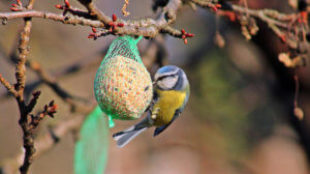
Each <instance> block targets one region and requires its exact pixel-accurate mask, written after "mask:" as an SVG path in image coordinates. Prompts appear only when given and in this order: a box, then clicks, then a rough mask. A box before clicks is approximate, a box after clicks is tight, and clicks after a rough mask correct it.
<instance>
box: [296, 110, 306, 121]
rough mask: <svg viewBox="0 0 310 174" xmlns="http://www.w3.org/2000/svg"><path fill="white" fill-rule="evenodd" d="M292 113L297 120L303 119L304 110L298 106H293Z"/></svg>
mask: <svg viewBox="0 0 310 174" xmlns="http://www.w3.org/2000/svg"><path fill="white" fill-rule="evenodd" d="M294 115H295V117H297V118H298V119H299V120H303V119H304V111H303V110H302V109H301V108H300V107H295V108H294Z"/></svg>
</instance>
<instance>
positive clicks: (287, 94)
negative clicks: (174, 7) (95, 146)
mask: <svg viewBox="0 0 310 174" xmlns="http://www.w3.org/2000/svg"><path fill="white" fill-rule="evenodd" d="M70 2H71V4H72V5H73V6H78V7H80V5H79V4H77V3H76V2H75V1H73V0H71V1H70ZM10 3H11V2H9V1H0V10H1V12H3V11H9V6H10ZM96 3H97V4H98V6H99V7H100V8H101V9H102V10H103V11H104V12H105V13H106V14H108V15H111V14H113V13H115V14H117V16H120V17H121V18H124V19H141V18H145V17H156V13H153V11H152V10H151V6H152V1H151V0H148V1H145V0H135V1H130V5H129V7H128V11H129V12H130V13H131V15H130V16H129V17H128V18H127V17H122V14H121V7H122V4H123V1H122V0H118V1H115V0H114V1H112V0H97V2H96ZM248 3H249V4H248V5H249V7H250V8H274V9H277V10H279V11H282V12H287V13H289V12H292V11H291V10H292V9H290V7H289V6H288V5H287V1H283V0H274V1H267V0H255V1H248ZM55 4H62V1H61V0H56V1H55V0H47V1H37V3H36V4H35V7H34V8H35V9H38V10H44V11H51V12H55V13H61V12H60V11H59V10H57V9H55V8H54V5H55ZM174 26H175V27H176V28H180V29H181V28H184V29H185V30H186V31H188V32H190V33H194V34H195V37H194V38H192V39H189V43H188V44H187V45H184V44H183V41H182V40H180V39H176V38H173V37H171V36H168V35H167V36H166V35H160V36H157V37H156V39H154V40H146V39H143V40H142V42H140V43H139V50H140V52H141V54H142V56H143V61H144V62H145V64H146V65H147V66H148V68H149V70H150V72H151V73H154V72H155V71H156V69H157V68H158V67H159V66H160V65H162V64H175V65H178V66H180V67H182V68H184V70H185V71H186V73H187V75H188V78H189V80H190V84H191V96H190V99H189V103H188V105H187V107H186V109H185V111H184V113H183V114H182V115H181V117H179V119H177V120H176V122H175V123H174V124H172V125H171V126H170V127H169V129H167V130H166V131H165V133H163V134H161V135H160V136H158V137H156V138H153V137H152V135H153V131H152V130H148V131H147V132H145V133H143V134H141V135H140V136H139V137H137V138H136V139H135V140H134V141H132V142H131V143H129V144H128V145H127V146H126V147H125V148H122V149H119V148H117V146H116V144H115V142H114V141H113V140H112V138H111V136H110V137H109V140H110V143H109V155H108V156H109V157H108V162H107V169H106V173H107V174H121V173H126V174H155V173H160V174H200V173H201V174H206V173H212V174H239V173H240V174H245V173H246V174H280V173H281V174H308V173H310V172H309V159H310V119H309V117H308V113H310V66H309V65H308V66H306V67H304V68H300V69H298V70H297V72H296V73H297V74H298V75H299V77H300V83H301V84H300V85H301V86H300V94H299V105H300V107H301V108H302V109H303V111H304V114H305V118H304V120H302V121H299V120H298V119H297V118H295V116H294V115H293V109H294V105H293V102H294V92H295V84H294V79H293V75H294V71H292V70H290V69H287V68H286V67H284V66H283V65H282V64H281V63H280V62H279V61H278V54H279V53H280V52H282V51H286V50H287V47H286V46H285V45H283V44H282V43H281V42H280V40H279V39H278V38H277V37H275V35H274V34H273V33H272V32H271V31H270V30H269V29H268V27H267V26H266V24H264V23H260V22H259V27H260V31H259V32H258V35H257V36H255V37H254V38H253V40H251V41H246V40H245V38H244V37H243V36H242V35H241V31H240V26H239V25H238V24H235V23H231V22H229V21H228V20H225V19H223V18H217V17H215V16H214V14H212V13H210V12H208V11H207V10H204V9H200V8H198V10H197V11H196V12H195V11H193V10H192V9H191V8H190V7H185V8H183V9H182V10H181V11H180V12H179V13H178V16H177V22H176V23H175V24H174ZM21 27H22V20H11V21H8V24H7V25H5V26H0V52H1V54H0V74H2V75H3V76H4V77H5V78H7V79H8V80H9V81H10V82H12V83H14V82H15V79H14V71H15V68H14V65H12V64H11V63H10V62H9V61H8V60H7V58H6V57H5V55H8V54H10V52H11V51H12V49H14V48H15V47H16V44H17V39H18V34H19V31H20V29H21ZM216 30H218V31H219V32H220V33H221V34H222V35H223V37H224V39H225V42H226V44H225V46H224V48H218V47H217V46H216V45H215V44H214V37H215V33H216ZM89 32H91V28H90V27H83V26H71V25H63V24H61V23H56V22H53V21H50V20H42V19H33V30H32V33H31V41H30V46H31V51H30V55H29V59H30V60H35V61H37V62H39V63H40V64H41V65H42V67H43V68H44V69H45V70H46V71H48V72H49V73H50V74H51V75H55V76H57V74H59V72H60V71H62V70H64V69H65V68H66V67H68V66H70V65H72V64H74V63H77V62H78V63H81V62H82V63H83V62H93V65H92V66H89V67H88V68H87V69H84V70H83V71H79V72H77V73H72V74H71V75H68V76H65V77H59V78H58V81H59V84H60V86H61V87H63V88H64V89H66V90H67V91H69V92H71V94H74V95H76V96H79V97H83V98H87V99H89V100H90V101H92V102H94V101H95V99H94V95H93V80H94V75H95V73H96V69H97V68H98V66H99V63H100V61H101V59H102V58H103V56H104V53H105V50H106V49H107V46H108V45H109V44H110V43H111V41H112V40H113V39H114V38H115V36H107V37H101V38H99V39H97V40H95V41H94V40H91V39H88V38H87V36H88V33H89ZM154 60H156V61H155V63H150V62H153V61H154ZM37 79H38V77H37V76H36V74H34V73H33V72H31V71H30V70H28V71H27V84H30V83H32V82H35V81H36V80H37ZM37 89H39V90H41V91H42V95H41V97H40V98H39V104H38V105H37V107H36V108H35V109H36V111H39V110H40V108H42V107H43V105H44V104H46V103H48V102H49V101H50V100H52V99H54V100H55V102H56V103H57V104H58V106H59V108H58V112H57V114H56V117H55V118H54V119H50V118H47V119H44V121H43V123H42V124H40V127H39V128H38V130H37V132H36V134H37V135H40V134H44V133H46V132H47V131H48V130H47V127H48V125H53V124H57V122H60V121H62V120H64V119H66V118H68V117H72V114H70V108H69V106H68V105H66V104H65V103H64V102H63V101H62V100H61V99H60V98H58V97H57V96H56V95H55V94H54V93H53V91H52V90H51V89H50V88H49V87H47V86H45V85H39V86H38V87H37ZM18 118H19V113H18V108H17V104H16V101H15V100H14V99H13V98H12V97H8V96H6V90H5V89H4V87H0V161H2V160H4V159H6V158H9V157H12V156H14V155H16V154H17V153H18V152H20V151H21V143H22V139H21V138H22V137H21V136H22V134H21V129H20V127H19V126H18ZM135 122H137V121H116V127H115V128H112V129H110V135H112V134H113V133H115V132H118V131H120V130H122V129H124V128H127V127H128V126H131V125H132V124H133V123H135ZM73 152H74V136H72V134H68V135H67V136H65V137H63V138H62V139H61V141H60V142H59V144H57V145H56V146H55V147H54V148H52V149H51V150H49V151H48V152H47V153H45V154H43V155H42V156H40V157H39V158H38V159H37V160H35V162H34V164H33V165H32V166H31V171H32V172H31V173H33V174H39V173H45V174H55V173H57V174H67V173H73Z"/></svg>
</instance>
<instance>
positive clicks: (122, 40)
mask: <svg viewBox="0 0 310 174" xmlns="http://www.w3.org/2000/svg"><path fill="white" fill-rule="evenodd" d="M141 38H142V36H141V37H139V38H137V39H135V38H133V37H131V36H122V37H118V38H117V39H115V40H114V41H113V42H112V43H111V45H110V47H109V50H108V52H107V54H106V56H105V58H104V61H105V60H108V59H110V58H112V57H116V56H123V57H127V58H130V59H133V60H135V61H137V62H139V63H142V60H141V57H140V54H139V50H138V47H137V43H138V42H139V41H140V40H141ZM142 64H143V63H142Z"/></svg>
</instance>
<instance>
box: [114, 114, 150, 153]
mask: <svg viewBox="0 0 310 174" xmlns="http://www.w3.org/2000/svg"><path fill="white" fill-rule="evenodd" d="M150 126H151V123H149V121H148V119H147V118H146V119H144V120H142V121H141V122H140V123H138V124H136V125H134V126H132V127H130V128H128V129H126V130H124V131H121V132H118V133H115V134H113V139H114V140H115V141H116V144H117V146H118V147H120V148H121V147H124V146H125V145H126V144H128V143H129V142H130V141H131V140H132V139H134V138H135V137H136V136H138V135H139V134H140V133H141V132H143V131H145V130H146V129H147V128H148V127H150Z"/></svg>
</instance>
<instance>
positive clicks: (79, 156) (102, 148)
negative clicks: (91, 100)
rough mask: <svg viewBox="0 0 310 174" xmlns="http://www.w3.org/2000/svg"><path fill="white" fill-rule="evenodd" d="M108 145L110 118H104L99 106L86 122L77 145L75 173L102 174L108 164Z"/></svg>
mask: <svg viewBox="0 0 310 174" xmlns="http://www.w3.org/2000/svg"><path fill="white" fill-rule="evenodd" d="M108 144H109V126H108V117H105V116H103V113H102V111H101V109H100V108H99V107H98V106H97V107H96V108H95V110H94V111H93V112H92V113H91V114H90V115H89V116H88V117H87V118H86V120H85V121H84V123H83V125H82V128H81V130H80V137H79V140H78V142H77V143H76V144H75V154H74V173H75V174H102V173H103V172H104V170H105V167H106V163H107V156H108Z"/></svg>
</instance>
